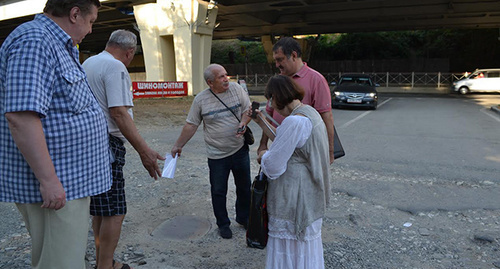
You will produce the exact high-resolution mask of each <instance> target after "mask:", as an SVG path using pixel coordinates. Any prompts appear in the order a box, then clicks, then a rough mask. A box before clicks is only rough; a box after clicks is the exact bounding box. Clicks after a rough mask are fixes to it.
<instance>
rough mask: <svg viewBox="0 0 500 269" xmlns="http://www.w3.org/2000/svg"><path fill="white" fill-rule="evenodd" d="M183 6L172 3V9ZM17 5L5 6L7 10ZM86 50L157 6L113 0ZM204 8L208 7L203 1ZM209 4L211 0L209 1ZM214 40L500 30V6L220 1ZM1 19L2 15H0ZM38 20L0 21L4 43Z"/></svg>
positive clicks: (429, 0) (493, 1) (410, 0)
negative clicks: (139, 9) (138, 9)
mask: <svg viewBox="0 0 500 269" xmlns="http://www.w3.org/2000/svg"><path fill="white" fill-rule="evenodd" d="M179 1H180V0H171V3H172V5H174V4H175V3H176V2H179ZM8 2H15V0H10V1H9V0H7V1H4V5H5V4H8ZM101 2H102V5H103V7H102V8H101V9H100V11H99V18H98V21H97V23H96V24H95V26H94V30H93V33H92V34H91V35H89V36H87V37H86V38H85V40H84V42H83V44H82V48H85V49H86V50H88V51H91V52H98V51H101V50H102V49H103V46H104V43H105V42H106V40H107V38H108V37H109V33H110V32H111V31H113V30H116V29H120V28H124V29H130V30H137V22H136V19H135V17H134V15H133V10H134V9H133V6H135V5H141V4H146V3H156V0H127V1H124V0H108V1H101ZM200 2H203V1H201V0H200ZM204 2H209V0H204ZM212 3H216V7H217V8H218V14H217V20H216V23H215V26H216V27H215V29H214V32H213V38H214V39H223V38H235V37H239V38H260V37H261V36H265V35H271V36H278V35H292V34H293V35H299V34H317V33H348V32H375V31H395V30H417V29H442V28H469V29H470V28H473V29H476V28H500V1H497V0H479V1H470V0H405V1H401V0H279V1H276V0H275V1H269V0H219V1H214V0H212ZM0 15H1V14H0ZM31 18H32V16H25V17H20V18H12V19H7V20H2V21H0V42H1V41H3V39H4V38H5V37H6V36H7V35H8V33H9V32H10V31H12V29H13V28H14V27H15V26H16V25H18V24H20V23H21V22H24V21H27V20H30V19H31Z"/></svg>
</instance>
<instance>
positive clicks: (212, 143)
mask: <svg viewBox="0 0 500 269" xmlns="http://www.w3.org/2000/svg"><path fill="white" fill-rule="evenodd" d="M216 95H217V96H218V97H219V98H220V99H221V100H222V102H224V103H225V104H226V105H227V106H228V107H229V108H230V109H231V110H232V111H234V113H235V114H236V116H237V117H238V119H240V120H241V115H242V114H243V112H244V111H246V110H247V109H248V108H249V107H250V99H249V98H248V95H247V93H246V92H245V91H244V90H243V88H241V86H240V85H238V84H236V83H233V82H231V83H229V89H228V90H227V91H225V92H223V93H216ZM238 119H236V117H235V116H234V115H233V113H231V111H229V110H228V109H227V108H226V107H225V106H224V105H223V104H222V103H221V102H220V101H219V100H218V99H217V98H216V97H215V96H214V95H213V94H212V93H211V92H210V89H206V90H204V91H202V92H200V93H199V94H198V95H196V97H195V98H194V100H193V104H192V105H191V109H190V110H189V114H188V116H187V119H186V121H187V122H188V123H191V124H194V125H196V126H199V125H200V124H201V122H202V121H203V133H204V138H205V144H206V145H207V156H208V158H210V159H222V158H225V157H228V156H231V155H232V154H234V153H235V152H236V151H238V150H239V149H240V148H241V147H242V146H243V143H244V141H243V136H240V137H236V133H237V131H238V125H239V121H238Z"/></svg>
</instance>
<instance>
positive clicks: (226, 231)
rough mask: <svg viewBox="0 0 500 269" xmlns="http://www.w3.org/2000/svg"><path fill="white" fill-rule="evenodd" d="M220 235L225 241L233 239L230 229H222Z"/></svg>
mask: <svg viewBox="0 0 500 269" xmlns="http://www.w3.org/2000/svg"><path fill="white" fill-rule="evenodd" d="M219 234H220V236H221V237H222V238H224V239H230V238H231V237H233V232H232V231H231V229H230V228H229V227H220V228H219Z"/></svg>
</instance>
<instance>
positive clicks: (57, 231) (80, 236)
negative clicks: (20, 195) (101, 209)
mask: <svg viewBox="0 0 500 269" xmlns="http://www.w3.org/2000/svg"><path fill="white" fill-rule="evenodd" d="M89 203H90V198H89V197H86V198H82V199H77V200H72V201H68V202H66V205H65V206H64V207H63V208H61V209H59V210H54V209H46V208H41V207H40V206H41V205H42V203H36V204H16V206H17V209H18V210H19V212H21V215H22V216H23V219H24V222H25V224H26V228H27V229H28V232H29V233H30V236H31V243H32V250H31V266H32V267H33V268H37V269H49V268H50V269H68V268H76V269H79V268H82V269H85V253H86V249H87V238H88V231H89V218H90V214H89Z"/></svg>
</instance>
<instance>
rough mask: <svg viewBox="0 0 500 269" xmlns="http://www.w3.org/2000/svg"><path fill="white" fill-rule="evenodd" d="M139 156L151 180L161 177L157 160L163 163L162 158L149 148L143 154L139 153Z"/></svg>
mask: <svg viewBox="0 0 500 269" xmlns="http://www.w3.org/2000/svg"><path fill="white" fill-rule="evenodd" d="M139 156H140V157H141V161H142V165H143V166H144V168H146V170H147V171H148V173H149V175H150V176H151V177H152V178H154V179H155V180H156V179H158V178H159V177H161V170H160V167H159V166H158V160H162V161H164V160H165V158H164V157H163V156H161V155H160V154H159V153H158V152H156V151H154V150H152V149H150V148H147V149H146V151H145V152H142V153H139Z"/></svg>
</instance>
